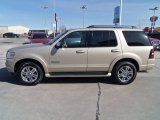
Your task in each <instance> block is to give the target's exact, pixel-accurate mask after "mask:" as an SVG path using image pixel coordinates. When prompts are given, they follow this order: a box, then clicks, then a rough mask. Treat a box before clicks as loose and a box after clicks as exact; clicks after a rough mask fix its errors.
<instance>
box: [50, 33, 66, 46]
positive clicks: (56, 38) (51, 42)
mask: <svg viewBox="0 0 160 120" xmlns="http://www.w3.org/2000/svg"><path fill="white" fill-rule="evenodd" d="M67 32H68V31H64V32H61V33H59V34H58V35H57V36H56V37H55V38H54V39H52V40H51V41H49V42H48V44H53V43H54V42H55V41H56V40H58V39H59V38H60V37H61V36H62V35H64V34H65V33H67Z"/></svg>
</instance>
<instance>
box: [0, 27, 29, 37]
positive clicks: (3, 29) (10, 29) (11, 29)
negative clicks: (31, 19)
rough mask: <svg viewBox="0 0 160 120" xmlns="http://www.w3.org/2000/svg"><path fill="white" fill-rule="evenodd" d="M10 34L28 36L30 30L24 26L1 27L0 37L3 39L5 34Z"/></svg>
mask: <svg viewBox="0 0 160 120" xmlns="http://www.w3.org/2000/svg"><path fill="white" fill-rule="evenodd" d="M8 32H12V33H16V34H19V35H27V34H28V32H29V28H27V27H24V26H0V37H2V36H3V34H4V33H8Z"/></svg>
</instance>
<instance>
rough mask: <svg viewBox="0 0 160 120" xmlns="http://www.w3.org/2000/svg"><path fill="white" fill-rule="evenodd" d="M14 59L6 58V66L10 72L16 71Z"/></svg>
mask: <svg viewBox="0 0 160 120" xmlns="http://www.w3.org/2000/svg"><path fill="white" fill-rule="evenodd" d="M13 61H14V60H13V59H6V68H7V70H8V71H9V72H11V73H14V65H13Z"/></svg>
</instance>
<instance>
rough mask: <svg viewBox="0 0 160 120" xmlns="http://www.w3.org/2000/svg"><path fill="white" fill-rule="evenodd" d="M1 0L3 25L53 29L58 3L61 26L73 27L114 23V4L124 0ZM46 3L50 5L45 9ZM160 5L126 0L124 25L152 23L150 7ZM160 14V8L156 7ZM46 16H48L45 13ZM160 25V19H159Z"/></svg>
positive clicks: (155, 0) (158, 0)
mask: <svg viewBox="0 0 160 120" xmlns="http://www.w3.org/2000/svg"><path fill="white" fill-rule="evenodd" d="M53 1H54V0H0V26H14V25H22V26H25V27H28V28H30V29H44V28H45V18H46V26H47V28H49V29H51V28H52V27H53V23H54V6H55V10H56V13H57V14H58V26H66V27H67V28H68V29H69V28H80V27H83V12H82V10H81V9H80V7H82V6H83V5H86V6H87V9H86V10H85V14H84V24H85V27H86V26H89V25H113V18H114V8H115V7H116V6H118V5H119V4H120V0H55V4H54V2H53ZM43 6H48V8H47V9H45V10H44V9H43ZM154 7H160V0H123V14H122V24H123V25H134V26H140V27H144V26H150V25H151V23H150V20H149V18H150V17H151V16H152V15H153V11H150V10H149V8H154ZM156 15H157V16H158V17H160V8H159V10H158V11H156ZM45 16H46V17H45ZM156 26H160V19H159V20H158V21H157V22H156Z"/></svg>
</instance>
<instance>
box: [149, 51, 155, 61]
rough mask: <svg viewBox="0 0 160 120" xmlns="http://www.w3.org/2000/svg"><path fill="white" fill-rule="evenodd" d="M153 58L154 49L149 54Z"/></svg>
mask: <svg viewBox="0 0 160 120" xmlns="http://www.w3.org/2000/svg"><path fill="white" fill-rule="evenodd" d="M153 58H154V49H152V50H151V51H150V54H149V59H153Z"/></svg>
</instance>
